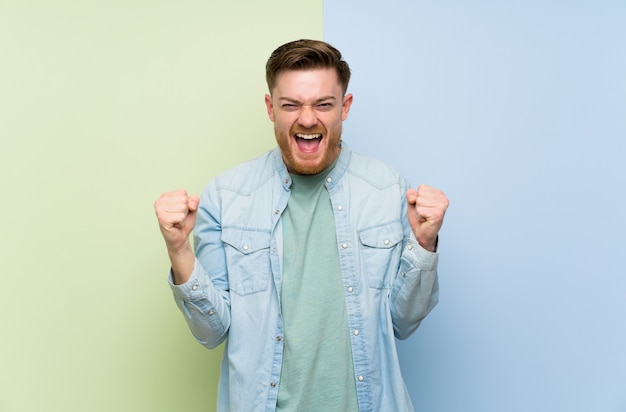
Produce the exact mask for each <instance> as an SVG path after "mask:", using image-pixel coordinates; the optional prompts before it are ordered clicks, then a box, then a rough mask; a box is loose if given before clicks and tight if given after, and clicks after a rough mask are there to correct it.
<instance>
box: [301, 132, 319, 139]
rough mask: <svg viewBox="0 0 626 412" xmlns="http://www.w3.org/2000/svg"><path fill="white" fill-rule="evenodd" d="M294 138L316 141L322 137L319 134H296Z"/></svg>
mask: <svg viewBox="0 0 626 412" xmlns="http://www.w3.org/2000/svg"><path fill="white" fill-rule="evenodd" d="M296 137H299V138H301V139H306V140H311V139H318V138H320V137H322V135H321V134H319V133H315V134H304V133H296Z"/></svg>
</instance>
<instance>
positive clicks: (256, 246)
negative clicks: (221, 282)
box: [222, 228, 271, 296]
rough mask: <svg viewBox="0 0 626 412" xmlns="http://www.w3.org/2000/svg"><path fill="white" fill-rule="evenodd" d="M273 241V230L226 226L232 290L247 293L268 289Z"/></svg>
mask: <svg viewBox="0 0 626 412" xmlns="http://www.w3.org/2000/svg"><path fill="white" fill-rule="evenodd" d="M270 241H271V234H270V232H269V231H267V232H266V231H262V230H254V229H238V228H222V242H224V249H225V251H226V267H227V268H228V284H229V288H230V291H231V292H234V293H236V294H238V295H242V296H243V295H249V294H252V293H257V292H262V291H265V290H267V288H268V285H269V279H270Z"/></svg>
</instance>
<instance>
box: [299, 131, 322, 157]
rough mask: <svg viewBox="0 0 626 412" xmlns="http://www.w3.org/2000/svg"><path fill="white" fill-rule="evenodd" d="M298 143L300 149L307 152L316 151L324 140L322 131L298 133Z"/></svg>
mask: <svg viewBox="0 0 626 412" xmlns="http://www.w3.org/2000/svg"><path fill="white" fill-rule="evenodd" d="M295 140H296V145H297V146H298V149H299V150H300V151H302V152H305V153H314V152H316V151H317V149H318V148H319V146H320V143H321V142H322V134H321V133H296V134H295Z"/></svg>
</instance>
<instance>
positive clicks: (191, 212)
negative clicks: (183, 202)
mask: <svg viewBox="0 0 626 412" xmlns="http://www.w3.org/2000/svg"><path fill="white" fill-rule="evenodd" d="M198 205H200V198H199V197H198V196H196V195H192V196H189V199H188V200H187V209H188V212H187V216H186V217H185V223H184V226H185V227H186V228H189V233H191V231H192V230H193V228H194V226H195V225H196V219H197V217H198Z"/></svg>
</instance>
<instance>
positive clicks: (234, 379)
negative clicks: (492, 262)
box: [155, 40, 448, 412]
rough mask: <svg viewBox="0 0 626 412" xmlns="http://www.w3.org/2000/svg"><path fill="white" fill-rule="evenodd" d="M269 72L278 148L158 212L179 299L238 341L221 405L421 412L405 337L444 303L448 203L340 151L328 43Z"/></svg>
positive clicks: (199, 322) (340, 115)
mask: <svg viewBox="0 0 626 412" xmlns="http://www.w3.org/2000/svg"><path fill="white" fill-rule="evenodd" d="M266 78H267V84H268V88H269V94H267V95H266V96H265V105H266V108H267V114H268V116H269V119H270V120H271V121H272V122H273V123H274V132H275V135H276V141H277V143H278V146H277V147H276V148H275V149H273V150H271V151H269V152H267V153H265V154H264V155H262V156H261V157H258V158H256V159H253V160H250V161H248V162H246V163H243V164H241V165H239V166H237V167H235V168H233V169H232V170H229V171H226V172H224V173H223V174H221V175H220V176H218V177H216V178H215V179H214V180H213V181H211V182H210V183H209V184H208V186H207V187H206V189H205V190H204V192H203V193H202V196H201V197H198V196H194V195H188V194H187V192H186V191H185V190H178V191H174V192H168V193H164V194H163V195H162V196H161V197H160V198H159V199H158V200H157V201H156V202H155V210H156V214H157V218H158V221H159V225H160V228H161V232H162V234H163V237H164V239H165V243H166V246H167V250H168V254H169V257H170V261H171V265H172V268H171V272H170V285H171V288H172V290H173V293H174V298H175V301H176V304H177V305H178V307H179V308H180V310H181V312H182V314H183V316H184V317H185V319H186V321H187V323H188V325H189V328H190V329H191V332H192V333H193V335H194V336H195V338H196V339H197V340H198V341H199V342H200V343H201V344H203V345H204V346H206V347H208V348H214V347H216V346H217V345H219V344H220V343H222V342H223V341H226V346H225V349H224V359H223V362H222V368H221V377H220V387H219V399H218V411H220V412H225V411H230V410H232V411H283V412H284V411H300V412H301V411H325V412H327V411H340V412H346V411H372V412H379V411H394V412H397V411H412V410H413V406H412V405H411V400H410V398H409V396H408V393H407V390H406V387H405V385H404V382H403V379H402V376H401V373H400V365H399V362H398V357H397V353H396V347H395V339H396V338H397V339H406V338H407V337H408V336H410V335H411V334H412V333H413V332H414V331H415V330H416V329H417V327H418V326H419V324H420V322H421V321H422V319H424V317H425V316H426V315H427V314H428V313H429V312H430V310H431V309H432V308H433V307H434V306H435V305H436V304H437V300H438V283H437V261H438V250H437V241H438V233H439V230H440V228H441V225H442V223H443V218H444V214H445V211H446V209H447V207H448V199H447V198H446V196H445V195H444V194H443V192H441V191H440V190H437V189H435V188H432V187H429V186H426V185H420V186H419V187H417V189H413V188H410V187H409V185H408V183H407V181H406V180H405V179H404V178H403V177H402V176H400V175H398V174H397V173H396V172H395V171H394V170H393V169H392V168H391V167H389V166H387V165H385V164H383V163H381V162H379V161H377V160H375V159H372V158H370V157H366V156H363V155H361V154H357V153H355V152H352V151H351V150H350V148H349V146H348V145H347V144H346V143H345V142H343V141H342V124H343V121H344V120H346V119H347V117H348V114H349V112H350V107H351V105H352V100H353V97H352V95H351V94H347V89H348V83H349V80H350V68H349V67H348V64H347V63H346V62H345V61H344V60H342V57H341V53H340V52H339V51H338V50H337V49H335V48H334V47H332V46H331V45H329V44H328V43H325V42H322V41H315V40H298V41H294V42H290V43H287V44H284V45H282V46H280V47H279V48H278V49H276V50H275V51H274V52H273V53H272V55H271V56H270V58H269V60H268V62H267V66H266ZM192 231H193V233H194V246H193V248H192V246H191V243H190V241H189V235H190V234H191V232H192Z"/></svg>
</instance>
